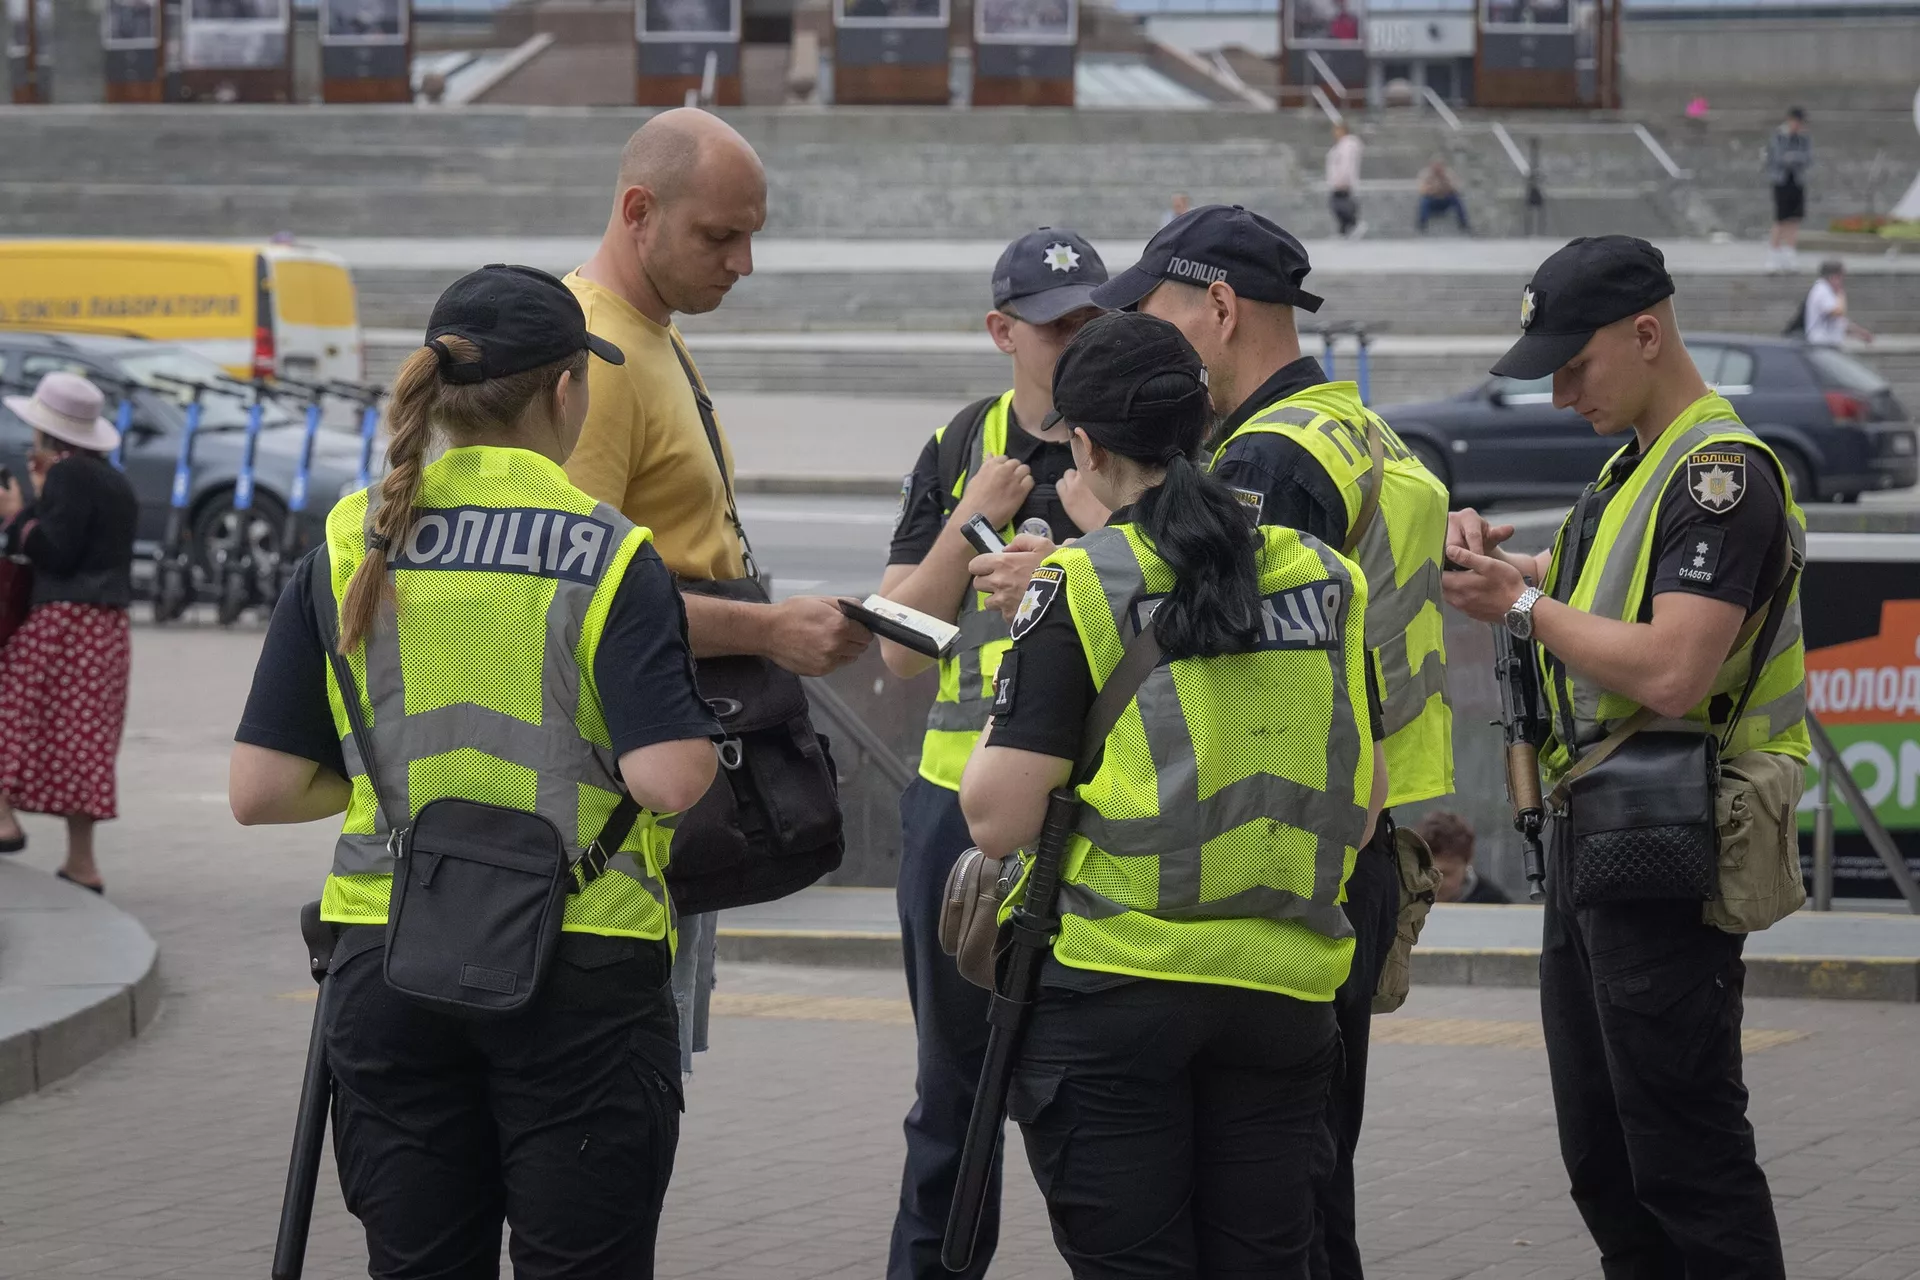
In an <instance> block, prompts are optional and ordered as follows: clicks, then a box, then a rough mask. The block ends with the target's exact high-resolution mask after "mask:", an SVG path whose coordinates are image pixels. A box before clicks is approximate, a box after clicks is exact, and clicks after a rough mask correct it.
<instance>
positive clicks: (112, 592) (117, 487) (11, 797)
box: [0, 373, 139, 893]
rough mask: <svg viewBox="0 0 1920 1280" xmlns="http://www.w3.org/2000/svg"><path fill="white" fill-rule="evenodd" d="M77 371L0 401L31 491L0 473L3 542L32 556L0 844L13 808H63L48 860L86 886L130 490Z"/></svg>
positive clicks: (109, 720)
mask: <svg viewBox="0 0 1920 1280" xmlns="http://www.w3.org/2000/svg"><path fill="white" fill-rule="evenodd" d="M105 401H106V398H105V397H104V396H102V395H101V393H100V389H99V388H98V387H96V386H94V385H93V384H92V383H91V382H88V381H87V380H86V379H85V378H82V377H80V376H78V375H77V374H71V373H49V374H47V375H46V376H45V377H44V378H42V379H41V380H40V385H39V386H38V387H37V388H36V389H35V390H34V393H33V395H32V396H31V397H28V396H8V397H7V398H6V406H7V408H8V409H10V410H12V411H13V413H14V414H15V415H17V416H18V417H19V418H20V419H21V421H23V422H25V423H26V424H27V425H28V426H30V427H32V428H33V432H34V441H33V451H32V453H31V454H30V456H29V462H28V468H29V471H30V473H31V474H30V477H29V485H30V488H31V495H30V494H29V493H28V491H27V490H23V489H22V488H21V481H20V479H19V478H18V477H10V478H9V479H8V480H7V482H6V484H5V485H4V486H0V521H4V522H5V523H6V549H7V551H8V552H9V553H11V554H17V555H22V556H25V557H26V558H27V560H28V561H29V562H31V563H32V565H33V570H34V576H33V596H32V608H31V611H30V612H29V613H28V614H27V620H26V622H25V623H24V624H22V625H21V627H20V629H19V630H18V631H15V632H14V633H13V635H12V636H11V637H10V638H9V639H8V640H7V643H6V647H5V648H3V649H0V726H4V729H3V730H0V853H14V852H17V851H19V850H20V849H22V848H24V847H26V835H25V833H24V832H22V831H21V829H20V824H19V822H18V821H17V820H16V818H15V817H14V813H15V811H16V810H17V811H21V812H26V813H54V814H59V815H61V816H62V817H64V818H65V819H66V820H67V857H66V862H65V863H64V864H63V865H62V866H61V868H60V870H59V871H58V872H57V873H56V874H58V875H59V877H60V878H61V879H63V880H69V881H72V882H73V883H74V884H78V885H82V886H84V887H85V888H88V889H91V890H93V891H94V892H95V893H99V892H101V891H102V889H103V887H104V885H103V882H102V880H101V877H100V868H99V866H98V864H97V863H96V861H95V859H94V846H93V836H94V824H95V823H98V822H102V821H105V820H107V819H109V818H113V817H116V816H117V815H118V810H117V808H116V806H115V793H114V759H115V757H116V756H118V755H119V753H120V731H121V728H122V726H123V725H124V724H125V722H126V712H127V675H128V668H129V658H130V655H131V642H130V638H129V635H128V628H127V606H128V605H130V604H131V603H132V602H133V578H132V567H133V533H134V525H135V521H136V519H137V517H138V515H139V502H138V500H137V499H136V498H135V497H134V492H133V486H132V485H130V484H128V483H127V479H126V477H125V476H123V475H121V474H120V472H118V471H117V470H115V469H114V468H113V466H112V465H111V464H110V463H108V461H107V455H108V454H109V453H111V452H113V450H114V449H115V448H116V447H118V445H119V443H120V433H119V432H118V431H116V430H114V427H113V424H112V423H111V422H108V421H107V420H106V419H105V418H103V417H102V416H101V409H102V408H103V407H104V405H105Z"/></svg>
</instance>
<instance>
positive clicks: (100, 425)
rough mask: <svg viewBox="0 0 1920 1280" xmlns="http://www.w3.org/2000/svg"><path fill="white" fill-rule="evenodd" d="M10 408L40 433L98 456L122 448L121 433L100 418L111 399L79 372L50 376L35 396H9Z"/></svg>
mask: <svg viewBox="0 0 1920 1280" xmlns="http://www.w3.org/2000/svg"><path fill="white" fill-rule="evenodd" d="M4 402H5V404H6V406H7V408H9V409H11V410H13V412H14V413H15V414H16V415H17V416H18V417H19V418H20V420H21V421H22V422H24V423H26V424H27V425H28V426H30V427H32V428H34V429H35V430H36V431H43V432H45V433H46V434H47V435H50V436H52V437H53V438H54V439H56V440H63V441H65V442H66V443H68V444H70V445H73V446H75V447H76V448H80V449H87V450H91V451H92V452H94V453H112V452H113V451H114V450H115V449H117V448H119V447H120V432H119V431H118V430H117V429H115V427H114V425H113V424H112V423H111V422H108V421H107V420H106V419H105V418H103V417H101V416H100V410H101V409H103V408H105V407H106V403H107V398H106V397H105V396H104V395H102V394H101V393H100V388H98V387H96V386H94V385H93V384H92V383H91V382H88V381H87V380H86V379H85V378H83V377H81V376H80V375H79V374H77V373H50V374H48V375H47V376H46V377H44V378H42V379H40V385H39V386H37V387H35V388H34V390H33V394H32V395H31V396H7V397H5V398H4Z"/></svg>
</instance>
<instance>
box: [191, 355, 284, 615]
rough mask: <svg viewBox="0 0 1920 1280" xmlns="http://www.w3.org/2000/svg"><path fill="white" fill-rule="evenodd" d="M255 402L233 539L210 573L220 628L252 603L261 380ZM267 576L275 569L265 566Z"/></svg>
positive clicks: (263, 405) (236, 481)
mask: <svg viewBox="0 0 1920 1280" xmlns="http://www.w3.org/2000/svg"><path fill="white" fill-rule="evenodd" d="M251 390H252V393H253V399H252V401H251V402H250V403H249V404H248V405H247V435H246V442H245V443H244V444H243V445H241V447H240V470H239V472H238V474H236V475H235V476H234V478H233V517H232V518H233V538H232V542H231V545H229V546H226V547H223V548H221V549H220V550H219V551H218V552H216V553H215V555H216V562H215V563H213V564H210V565H208V566H207V567H208V569H209V570H210V571H211V572H213V573H214V574H215V575H217V577H218V581H219V593H220V594H219V613H218V616H219V619H220V625H221V626H223V627H224V626H229V625H231V624H232V623H233V622H234V621H235V620H236V619H237V618H239V616H240V615H241V614H242V613H243V612H245V611H246V608H247V606H248V605H250V604H252V603H253V600H254V596H255V594H256V591H255V583H256V576H255V573H256V570H255V565H254V562H253V466H254V458H255V456H256V455H257V454H258V452H259V448H260V423H261V420H262V419H263V418H264V417H265V416H266V411H267V385H266V383H265V382H263V381H261V380H260V379H258V378H256V379H254V381H253V383H252V384H251ZM265 567H266V568H267V570H268V572H272V571H273V566H265Z"/></svg>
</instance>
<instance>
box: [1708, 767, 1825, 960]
mask: <svg viewBox="0 0 1920 1280" xmlns="http://www.w3.org/2000/svg"><path fill="white" fill-rule="evenodd" d="M1806 779H1807V774H1806V766H1805V765H1804V764H1802V763H1801V762H1800V761H1798V760H1796V759H1794V758H1793V757H1792V756H1787V755H1781V754H1780V753H1779V752H1776V751H1747V752H1743V753H1742V754H1740V755H1737V756H1735V757H1733V758H1732V759H1731V760H1726V761H1723V762H1722V763H1721V765H1720V792H1719V795H1718V797H1717V798H1716V800H1715V802H1714V811H1713V818H1714V825H1715V826H1716V827H1718V828H1719V831H1720V896H1719V897H1717V898H1712V899H1709V900H1708V901H1707V902H1705V903H1703V904H1702V905H1701V913H1700V914H1701V919H1702V920H1704V921H1705V922H1706V923H1707V924H1710V925H1712V926H1713V927H1714V928H1716V929H1722V930H1725V931H1726V932H1727V933H1758V932H1759V931H1760V930H1762V929H1765V928H1767V927H1768V926H1769V925H1772V924H1774V923H1775V922H1777V921H1780V920H1784V919H1786V918H1787V917H1788V916H1790V915H1792V914H1793V913H1794V912H1796V911H1798V910H1799V909H1800V907H1801V905H1802V904H1803V903H1805V902H1806V900H1807V890H1806V886H1805V885H1803V884H1802V883H1801V881H1800V824H1799V821H1798V820H1797V819H1796V818H1795V817H1794V811H1795V810H1796V809H1797V808H1798V807H1799V805H1800V793H1801V792H1802V791H1803V790H1804V789H1805V788H1806Z"/></svg>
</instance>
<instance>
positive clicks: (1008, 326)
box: [987, 311, 1013, 355]
mask: <svg viewBox="0 0 1920 1280" xmlns="http://www.w3.org/2000/svg"><path fill="white" fill-rule="evenodd" d="M987 336H988V337H990V338H992V339H993V345H994V346H996V347H998V348H1000V349H1001V350H1002V351H1004V352H1006V353H1007V354H1008V355H1012V354H1013V317H1011V316H1009V315H1007V314H1006V313H1005V312H1002V311H989V312H987Z"/></svg>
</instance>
